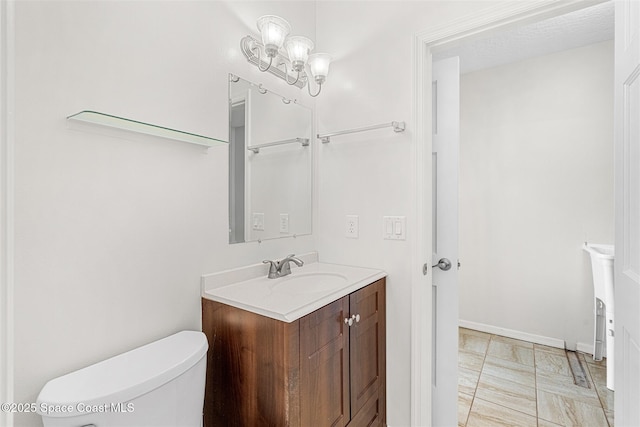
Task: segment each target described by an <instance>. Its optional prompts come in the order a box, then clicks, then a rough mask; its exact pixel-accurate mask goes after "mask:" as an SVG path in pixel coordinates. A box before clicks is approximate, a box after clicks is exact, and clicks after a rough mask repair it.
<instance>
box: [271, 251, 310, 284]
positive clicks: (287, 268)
mask: <svg viewBox="0 0 640 427" xmlns="http://www.w3.org/2000/svg"><path fill="white" fill-rule="evenodd" d="M262 262H263V263H264V264H269V276H267V277H269V279H277V278H278V277H284V276H288V275H289V274H291V265H290V263H291V262H294V263H295V264H296V265H297V266H298V267H302V266H303V265H304V262H303V261H302V260H301V259H299V258H296V256H295V255H294V254H291V255H287V257H286V258H285V259H283V260H281V261H271V260H268V259H267V260H264V261H262Z"/></svg>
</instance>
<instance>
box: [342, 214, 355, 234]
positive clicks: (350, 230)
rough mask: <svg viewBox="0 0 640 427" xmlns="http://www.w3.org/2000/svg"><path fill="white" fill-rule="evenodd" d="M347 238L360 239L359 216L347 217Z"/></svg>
mask: <svg viewBox="0 0 640 427" xmlns="http://www.w3.org/2000/svg"><path fill="white" fill-rule="evenodd" d="M345 227H346V229H345V233H344V235H345V237H348V238H349V239H357V238H358V231H359V230H358V215H347V222H346V224H345Z"/></svg>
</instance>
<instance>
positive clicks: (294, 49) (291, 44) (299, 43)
mask: <svg viewBox="0 0 640 427" xmlns="http://www.w3.org/2000/svg"><path fill="white" fill-rule="evenodd" d="M284 47H285V48H286V49H287V54H288V55H289V60H290V61H291V65H292V66H293V69H294V70H296V71H302V70H303V68H304V64H305V63H306V62H307V60H308V59H309V51H310V50H312V49H313V42H312V41H311V40H310V39H308V38H307V37H303V36H291V37H289V38H287V41H286V42H285V43H284Z"/></svg>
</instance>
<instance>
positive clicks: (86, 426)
mask: <svg viewBox="0 0 640 427" xmlns="http://www.w3.org/2000/svg"><path fill="white" fill-rule="evenodd" d="M207 349H208V343H207V338H206V336H205V335H204V334H203V333H202V332H196V331H182V332H178V333H177V334H174V335H171V336H169V337H166V338H163V339H161V340H159V341H155V342H152V343H150V344H147V345H144V346H142V347H139V348H136V349H134V350H131V351H129V352H126V353H123V354H120V355H118V356H115V357H112V358H111V359H107V360H104V361H102V362H99V363H96V364H95V365H91V366H88V367H86V368H83V369H80V370H78V371H75V372H72V373H70V374H67V375H64V376H61V377H58V378H55V379H52V380H51V381H49V382H48V383H47V384H45V386H44V387H43V388H42V391H40V395H39V396H38V400H37V403H36V407H37V412H38V413H39V414H40V415H41V416H42V420H43V423H44V426H45V427H107V426H109V427H114V426H118V427H147V426H149V427H151V426H153V427H156V426H166V427H169V426H171V427H200V426H202V409H203V405H204V384H205V375H206V363H207V358H206V354H207Z"/></svg>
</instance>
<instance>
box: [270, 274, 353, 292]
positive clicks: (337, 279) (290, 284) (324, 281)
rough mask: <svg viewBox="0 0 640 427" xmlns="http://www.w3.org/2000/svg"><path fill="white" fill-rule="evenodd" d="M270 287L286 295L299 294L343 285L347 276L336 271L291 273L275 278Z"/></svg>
mask: <svg viewBox="0 0 640 427" xmlns="http://www.w3.org/2000/svg"><path fill="white" fill-rule="evenodd" d="M274 282H275V283H274V284H273V286H272V287H271V290H272V291H273V292H277V293H285V294H288V295H301V294H308V293H314V292H327V291H331V290H332V289H337V288H340V287H343V286H345V285H346V284H347V278H346V277H345V276H343V275H342V274H337V273H324V272H313V273H299V274H296V273H292V274H291V275H289V276H286V277H282V278H280V279H275V281H274Z"/></svg>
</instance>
